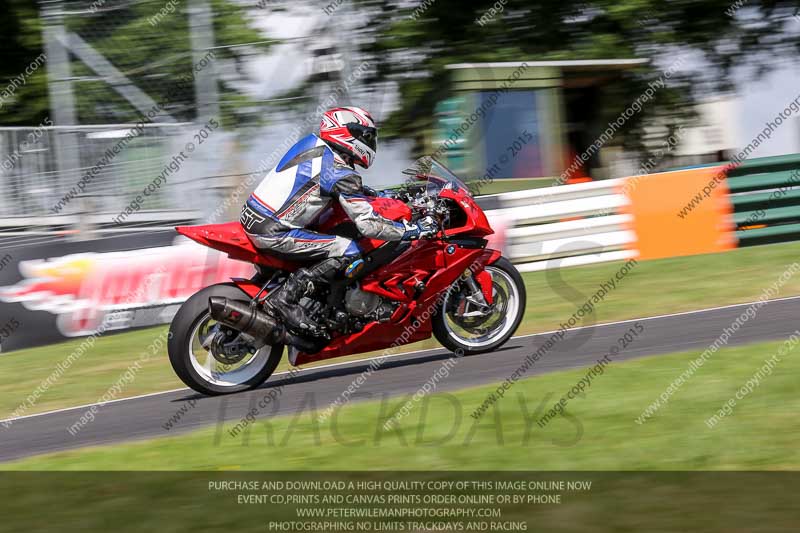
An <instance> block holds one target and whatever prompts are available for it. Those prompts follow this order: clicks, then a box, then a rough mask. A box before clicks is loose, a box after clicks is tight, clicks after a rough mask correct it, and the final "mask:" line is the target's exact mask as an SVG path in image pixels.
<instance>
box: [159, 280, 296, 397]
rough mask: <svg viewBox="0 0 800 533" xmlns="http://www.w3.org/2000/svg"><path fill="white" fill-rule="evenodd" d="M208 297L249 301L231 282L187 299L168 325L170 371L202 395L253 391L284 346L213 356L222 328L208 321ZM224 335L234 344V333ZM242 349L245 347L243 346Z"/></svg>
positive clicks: (265, 378)
mask: <svg viewBox="0 0 800 533" xmlns="http://www.w3.org/2000/svg"><path fill="white" fill-rule="evenodd" d="M212 296H219V297H223V298H229V299H237V300H249V299H250V297H249V296H248V295H247V294H245V293H244V292H243V291H242V290H241V289H239V288H238V287H236V285H234V284H233V283H220V284H218V285H212V286H210V287H206V288H205V289H203V290H202V291H200V292H198V293H197V294H195V295H194V296H192V297H191V298H189V299H188V300H187V301H186V302H185V303H184V304H183V305H182V306H181V308H180V309H179V310H178V313H177V314H176V315H175V318H173V319H172V325H171V326H170V333H171V336H170V338H169V342H168V345H167V351H168V353H169V361H170V363H171V364H172V368H173V369H174V370H175V373H176V374H177V375H178V377H179V378H180V379H181V381H183V382H184V383H185V384H186V385H187V386H189V387H191V388H192V389H194V390H196V391H197V392H199V393H202V394H207V395H210V396H215V395H219V394H229V393H233V392H240V391H244V390H249V389H254V388H256V387H258V386H259V385H261V384H262V383H264V381H266V380H267V378H269V377H270V376H271V375H272V373H273V372H274V371H275V368H276V367H277V366H278V363H279V362H280V360H281V357H282V356H283V349H284V346H283V345H277V346H269V345H267V346H263V347H261V348H259V349H252V350H246V351H245V352H244V353H242V354H241V355H237V356H223V355H220V354H215V353H214V346H213V345H212V342H211V341H212V340H213V338H214V336H215V335H217V334H218V333H219V332H220V330H221V329H223V330H224V328H226V326H224V325H222V324H219V323H218V322H216V321H215V320H214V319H213V318H211V314H210V313H209V310H208V299H209V298H210V297H212ZM225 333H227V335H228V336H229V337H230V342H232V343H234V344H235V343H236V342H237V339H239V337H238V333H237V332H235V331H231V330H227V331H225ZM241 342H246V340H242V341H241ZM244 348H245V349H247V348H248V346H246V345H244Z"/></svg>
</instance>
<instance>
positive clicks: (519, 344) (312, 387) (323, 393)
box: [0, 297, 800, 461]
mask: <svg viewBox="0 0 800 533" xmlns="http://www.w3.org/2000/svg"><path fill="white" fill-rule="evenodd" d="M747 306H748V304H742V305H737V306H729V307H723V308H715V309H707V310H701V311H695V312H690V313H680V314H675V315H666V316H658V317H651V318H643V319H639V321H641V323H642V326H644V331H643V333H642V334H641V335H640V337H639V338H638V339H637V340H636V341H635V342H633V343H632V344H631V345H630V346H629V347H628V348H627V349H624V350H621V351H620V353H619V354H618V355H617V356H615V357H614V360H615V361H620V360H626V359H632V358H637V357H643V356H649V355H658V354H665V353H673V352H680V351H686V350H693V349H705V348H706V347H707V346H708V345H709V344H711V343H713V342H714V341H715V340H716V339H717V338H718V337H719V336H720V335H721V334H722V332H723V329H724V328H726V327H727V328H729V327H730V326H731V324H732V323H733V322H734V321H735V320H736V319H737V317H739V316H740V315H742V313H743V312H744V311H745V310H746V308H747ZM798 315H800V297H794V298H786V299H781V300H775V301H772V302H770V303H769V304H768V305H766V306H764V307H762V308H761V309H760V310H759V311H758V314H757V315H756V317H755V318H753V319H750V320H748V321H746V322H745V323H744V325H743V326H742V327H741V328H740V329H738V331H737V332H736V333H734V334H733V336H732V337H731V338H730V340H729V342H728V344H729V345H737V344H746V343H752V342H760V341H767V340H777V339H782V338H786V337H788V336H789V335H790V334H791V333H793V332H794V331H795V330H797V329H798V327H800V326H798ZM634 322H636V320H631V321H624V322H617V323H611V324H603V325H596V326H593V327H587V328H583V329H575V330H573V331H572V332H571V333H570V334H569V335H567V336H566V337H565V339H564V340H563V341H561V342H559V343H557V344H556V345H555V346H554V347H553V348H552V349H551V350H550V351H549V352H547V353H546V354H545V355H544V356H543V357H542V358H541V359H540V360H539V361H537V362H536V363H535V364H534V365H533V367H532V368H531V369H530V370H529V371H528V373H527V374H526V376H533V375H537V374H543V373H546V372H553V371H557V370H564V369H569V368H579V367H587V366H591V365H593V364H595V361H596V360H597V359H598V358H600V357H603V356H604V355H606V354H607V353H608V351H609V349H610V348H611V347H612V346H615V345H618V339H619V338H620V337H622V336H623V335H624V334H625V332H626V331H628V330H629V329H630V328H631V327H632V326H633V324H634ZM551 335H552V333H543V334H538V335H530V336H524V337H516V338H513V339H511V340H510V341H509V342H508V343H507V344H506V345H505V346H504V347H503V348H501V349H500V350H498V351H496V352H494V353H488V354H482V355H475V356H468V357H464V358H463V359H462V360H460V361H459V362H458V364H457V365H455V366H454V367H453V368H451V369H450V375H449V377H447V378H446V379H443V380H441V381H439V382H438V385H437V391H448V390H455V389H461V388H465V387H471V386H475V385H481V384H487V383H495V382H500V381H502V380H503V379H505V378H507V377H508V376H509V375H510V374H511V373H513V372H514V371H515V370H516V369H517V368H518V367H519V366H520V364H521V363H522V362H523V360H524V359H525V357H527V356H528V355H530V354H532V353H533V352H534V351H536V350H538V349H539V347H540V346H541V345H542V344H543V343H544V342H545V341H546V340H547V339H548V338H550V336H551ZM450 356H451V354H450V353H449V352H446V351H444V350H430V351H424V352H416V353H407V354H399V355H396V356H392V357H391V358H389V359H386V360H385V362H384V363H383V364H382V365H381V366H380V368H379V369H378V370H376V371H375V372H374V373H372V374H371V375H370V376H369V378H368V379H366V381H365V382H364V384H363V385H362V386H361V387H360V388H359V389H358V392H357V393H356V394H355V395H354V396H353V401H363V400H369V399H377V398H380V397H381V396H382V395H386V394H390V395H404V394H413V393H414V392H416V391H417V390H418V389H419V388H420V387H421V386H422V384H424V383H425V382H426V381H427V380H429V379H430V378H431V376H432V375H433V374H434V372H436V371H437V370H438V369H440V368H441V366H442V363H443V362H444V361H445V360H446V359H447V358H448V357H450ZM334 363H335V362H334ZM368 366H369V362H364V361H355V362H350V363H341V364H331V365H328V366H326V367H321V368H311V369H307V370H303V371H301V372H299V373H295V375H294V376H289V375H288V374H287V373H282V374H276V375H274V376H273V377H272V378H271V379H269V380H268V381H267V383H265V384H264V385H263V386H262V387H261V388H260V389H257V390H254V391H250V392H246V393H239V394H235V395H229V396H224V397H203V396H200V395H198V394H196V393H194V392H193V391H191V390H189V389H184V390H178V391H171V392H164V393H157V394H152V395H147V396H140V397H135V398H130V399H124V400H119V401H114V402H110V403H107V404H105V405H103V406H98V407H97V408H96V410H97V413H96V414H95V420H94V421H93V422H90V423H89V424H87V425H85V426H84V427H83V428H82V429H80V431H78V432H77V433H75V434H74V435H72V434H71V433H70V432H69V431H68V428H69V427H70V426H72V425H73V424H75V422H76V421H78V419H79V418H80V417H81V416H82V415H83V414H84V413H85V412H86V411H87V410H88V409H89V407H88V406H82V407H76V408H70V409H62V410H58V411H53V412H50V413H43V414H40V415H32V416H28V417H23V418H19V419H16V420H13V421H12V422H11V424H10V425H8V427H4V426H5V425H6V424H2V425H0V461H9V460H12V459H17V458H21V457H26V456H31V455H36V454H42V453H47V452H53V451H58V450H66V449H72V448H79V447H83V446H92V445H98V444H108V443H116V442H122V441H129V440H138V439H145V438H153V437H163V436H168V435H176V434H179V433H181V432H186V431H191V430H195V429H198V428H201V427H206V426H210V425H214V424H216V423H217V422H218V421H219V419H220V418H222V417H221V413H224V420H226V421H227V422H235V421H237V420H239V419H241V418H242V417H243V416H244V415H245V414H246V413H247V411H248V410H249V409H251V408H252V407H254V406H256V405H257V404H258V403H259V401H261V399H262V398H264V397H265V396H266V395H268V394H269V392H270V390H271V389H272V388H274V387H281V394H280V395H279V396H278V400H277V401H274V402H270V404H269V406H268V408H266V409H261V410H260V413H259V415H258V416H259V417H269V416H275V415H281V414H290V413H293V412H296V411H298V410H299V409H301V408H303V406H304V398H305V396H306V393H307V392H309V391H313V393H314V395H315V396H314V402H315V406H316V408H317V410H318V411H321V410H323V409H324V408H325V407H327V406H328V405H330V404H331V403H332V402H333V401H335V400H336V398H337V397H339V396H340V395H341V393H342V392H343V391H344V390H345V389H347V388H348V387H349V386H350V384H351V383H352V382H353V381H354V379H356V378H357V377H358V376H359V375H360V374H361V373H362V372H363V371H364V370H366V369H367V368H368ZM665 386H666V384H665ZM620 394H624V391H620ZM191 400H196V401H195V402H192V405H193V406H192V407H191V408H189V407H188V406H189V405H190V404H189V402H190V401H191ZM181 408H185V409H186V413H185V415H184V416H183V417H182V418H181V420H180V421H179V422H178V423H177V424H176V425H175V426H174V427H173V428H172V429H171V430H169V431H168V430H166V429H165V428H164V424H166V423H167V421H168V420H169V419H170V417H172V416H173V415H175V413H176V412H178V411H179V410H180V409H181Z"/></svg>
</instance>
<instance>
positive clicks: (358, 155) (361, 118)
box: [319, 107, 378, 168]
mask: <svg viewBox="0 0 800 533" xmlns="http://www.w3.org/2000/svg"><path fill="white" fill-rule="evenodd" d="M319 136H320V138H321V139H322V140H323V141H325V142H326V143H328V146H330V147H331V148H332V149H333V150H335V151H337V152H339V153H340V154H341V155H343V156H344V157H345V159H350V160H351V161H352V163H353V164H356V165H359V166H362V167H364V168H369V167H370V166H371V165H372V162H373V161H375V152H377V151H378V130H377V128H376V127H375V121H374V120H372V115H370V114H369V113H368V112H367V111H365V110H363V109H361V108H360V107H336V108H334V109H329V110H328V111H326V112H325V114H324V115H322V122H321V123H320V125H319Z"/></svg>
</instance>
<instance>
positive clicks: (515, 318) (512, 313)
mask: <svg viewBox="0 0 800 533" xmlns="http://www.w3.org/2000/svg"><path fill="white" fill-rule="evenodd" d="M486 272H488V273H489V275H491V277H492V296H493V300H492V305H491V306H490V309H489V310H488V311H486V310H478V309H477V308H476V307H475V305H474V304H472V303H470V302H469V301H468V300H467V299H466V298H467V294H466V291H467V287H466V285H465V284H464V283H463V282H462V283H455V284H453V286H452V287H451V288H450V289H449V290H448V292H447V294H446V295H445V297H444V298H443V300H442V303H441V305H440V306H439V308H438V309H437V312H436V314H435V315H434V316H433V319H432V325H433V334H434V336H435V337H436V340H438V341H439V342H440V343H441V344H442V346H444V347H445V348H447V349H448V350H451V351H453V352H456V353H459V352H461V353H464V354H477V353H484V352H491V351H492V350H496V349H497V348H499V347H500V346H502V345H503V344H505V343H506V342H507V341H508V339H510V338H511V336H512V335H513V334H514V333H515V332H516V331H517V328H518V327H519V324H520V322H522V317H523V316H524V315H525V300H526V298H527V295H526V292H525V282H524V281H523V279H522V276H521V275H520V273H519V271H517V269H516V268H515V267H514V265H513V264H512V263H511V261H509V260H508V259H506V258H505V257H501V258H500V259H499V260H497V262H495V263H493V264H491V265H487V266H486Z"/></svg>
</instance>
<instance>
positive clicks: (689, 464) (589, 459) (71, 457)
mask: <svg viewBox="0 0 800 533" xmlns="http://www.w3.org/2000/svg"><path fill="white" fill-rule="evenodd" d="M782 344H783V343H781V342H771V343H762V344H755V345H749V346H744V347H736V348H724V349H722V350H720V351H719V352H717V353H716V354H715V355H714V356H713V357H712V358H711V360H710V361H709V362H707V363H706V364H705V365H704V366H703V367H702V368H701V369H700V370H699V371H698V372H697V373H696V374H695V375H694V376H693V377H692V378H691V379H690V380H688V381H687V382H686V383H685V384H684V385H683V387H682V388H681V389H680V390H679V391H678V392H677V393H675V395H674V396H672V398H671V400H670V402H669V404H668V405H667V406H666V407H664V408H662V409H661V410H660V411H659V412H658V413H657V414H656V415H655V416H654V417H653V418H651V419H650V420H649V421H648V422H646V423H645V424H642V425H638V424H637V423H635V419H636V418H637V417H638V416H639V415H640V413H641V412H642V410H643V409H645V407H647V406H648V405H649V404H650V402H652V401H653V400H655V398H656V397H657V396H658V395H659V394H660V393H661V392H662V391H664V390H665V389H666V388H667V386H668V385H669V384H670V383H671V382H672V380H673V379H675V378H676V377H677V376H678V375H679V374H680V373H681V372H682V371H684V370H685V369H686V368H687V365H688V364H689V362H690V361H691V360H692V359H693V358H696V357H697V355H698V354H699V351H698V352H691V353H684V354H677V355H669V356H662V357H650V358H644V359H640V360H635V361H628V362H622V363H614V364H612V365H610V366H608V367H607V368H606V370H605V373H604V374H603V375H601V376H598V377H596V378H595V380H594V382H593V384H592V386H591V387H590V388H588V389H587V391H586V395H585V397H583V398H578V399H575V400H573V401H571V402H570V403H569V404H568V405H567V413H568V414H569V418H556V419H554V420H553V421H551V422H550V423H549V425H546V426H545V427H544V428H540V427H538V426H537V425H536V424H535V423H534V422H531V423H530V424H526V423H525V421H524V419H525V415H526V414H527V415H528V416H530V418H531V419H533V418H534V417H533V413H534V412H535V411H536V410H537V407H539V405H540V402H541V401H542V400H543V399H544V398H548V400H549V401H548V405H549V404H551V403H553V402H555V401H556V400H557V399H558V398H559V397H560V396H561V395H562V394H564V393H566V391H568V390H569V389H571V388H572V387H573V386H574V385H575V384H576V382H577V381H578V380H579V379H580V378H582V377H583V376H584V375H585V373H586V370H585V369H582V370H573V371H566V372H558V373H553V374H545V375H543V376H539V377H536V378H531V379H527V380H523V381H520V382H518V383H517V384H516V385H515V386H514V387H513V388H512V389H511V391H509V393H507V395H506V397H505V398H504V399H502V400H500V401H499V402H498V403H497V404H496V406H495V408H494V410H493V411H489V412H487V414H486V415H485V416H484V417H483V418H481V419H480V420H479V421H478V422H476V421H475V420H474V419H473V418H472V417H471V416H470V413H471V412H472V411H473V410H474V409H475V408H476V407H477V406H478V405H480V403H481V402H482V401H483V399H484V398H485V397H486V395H487V394H488V393H489V392H491V391H492V390H493V389H494V386H483V387H478V388H472V389H466V390H462V391H458V392H455V393H452V394H449V397H450V398H451V399H455V402H454V403H453V402H449V401H447V399H446V398H444V397H443V396H442V395H433V396H429V397H427V398H426V400H423V401H422V402H421V403H420V404H418V405H417V406H416V408H415V409H413V410H412V411H411V413H410V414H409V415H408V416H407V417H406V418H404V419H402V420H401V421H400V423H399V428H398V430H397V431H396V432H391V431H390V432H384V431H382V429H381V427H382V425H383V422H384V421H385V420H386V419H387V418H388V417H389V416H391V413H392V412H393V410H394V409H397V408H399V406H401V405H402V404H403V403H404V402H405V399H404V398H399V399H398V398H395V399H390V400H388V401H387V402H385V403H383V402H369V403H357V404H350V405H347V406H345V407H343V408H342V409H341V410H340V412H339V413H338V417H334V418H336V420H337V423H336V431H334V430H333V425H332V422H330V421H328V422H324V423H321V424H318V423H317V422H316V420H317V412H316V411H308V412H306V413H303V414H301V415H297V416H295V417H282V418H277V419H271V420H266V421H262V420H259V421H256V422H255V423H254V424H253V426H252V429H251V431H250V433H249V434H246V435H239V436H237V437H231V436H230V435H229V434H228V432H227V430H228V429H229V428H230V427H231V426H232V423H228V424H227V425H225V426H224V427H220V428H211V429H205V430H201V431H198V432H195V433H190V434H186V435H182V436H177V437H171V438H162V439H156V440H150V441H146V442H140V443H133V444H131V443H128V444H120V445H116V446H104V447H98V448H87V449H81V450H76V451H69V452H62V453H55V454H51V455H46V456H39V457H34V458H29V459H25V460H22V461H18V462H13V463H8V464H5V465H3V466H2V468H3V469H6V470H9V469H10V470H18V469H20V470H48V471H50V470H131V469H135V470H139V469H141V470H218V469H222V470H227V469H241V470H341V471H347V470H417V471H440V470H553V471H556V470H561V471H573V470H575V471H592V470H740V469H746V470H774V469H792V470H794V469H798V468H800V449H798V447H797V435H798V434H800V419H798V417H797V412H798V410H800V394H798V393H800V383H798V381H797V379H796V377H797V374H798V373H799V372H800V357H798V356H797V354H800V348H798V349H797V351H795V352H792V351H790V352H789V353H788V354H787V355H785V356H783V357H782V358H781V360H780V362H779V364H778V366H777V367H776V368H774V371H773V373H772V374H771V375H769V376H767V377H766V378H764V379H763V380H762V382H761V384H760V386H759V387H758V388H756V389H755V390H754V391H753V392H752V393H751V394H750V395H749V396H747V397H745V398H743V399H741V400H739V402H738V405H736V407H735V409H734V411H733V413H732V414H731V415H730V416H727V417H725V418H724V419H723V420H722V421H721V422H719V423H718V424H717V425H716V426H715V427H714V428H713V429H708V428H707V427H706V425H705V420H706V419H707V418H708V417H710V416H712V415H713V414H715V413H716V412H717V411H718V410H719V409H720V407H721V406H722V405H723V403H725V402H726V401H727V400H728V399H729V398H731V397H732V396H733V395H734V394H735V393H736V391H737V390H739V388H740V387H741V386H742V385H743V384H744V383H745V382H746V381H747V379H748V378H750V377H751V376H752V375H753V374H754V373H755V372H756V371H757V370H758V369H759V368H760V367H761V366H762V365H763V364H764V360H765V359H768V358H769V357H771V356H772V355H773V354H775V353H777V351H778V349H779V347H780V346H781V345H782ZM453 372H458V367H457V366H456V367H455V368H454V369H453ZM551 393H552V394H551ZM453 405H457V406H458V408H457V409H456V408H454V407H453ZM321 407H324V406H321ZM457 411H458V413H460V416H459V414H457ZM331 420H333V418H332V419H331ZM777 428H780V430H779V431H777V430H776V429H777ZM420 432H422V433H420ZM215 439H216V440H215ZM437 442H438V444H435V445H432V443H437Z"/></svg>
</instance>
